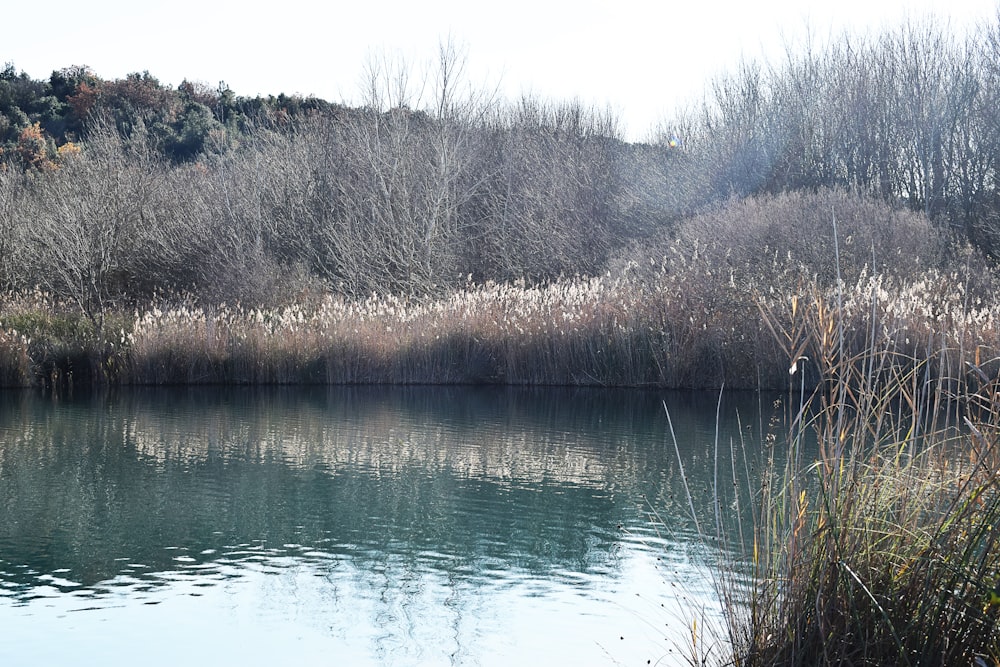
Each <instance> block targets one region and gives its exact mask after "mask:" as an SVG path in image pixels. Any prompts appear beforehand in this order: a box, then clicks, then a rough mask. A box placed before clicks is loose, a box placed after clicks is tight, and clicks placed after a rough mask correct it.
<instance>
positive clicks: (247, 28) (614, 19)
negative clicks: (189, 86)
mask: <svg viewBox="0 0 1000 667" xmlns="http://www.w3.org/2000/svg"><path fill="white" fill-rule="evenodd" d="M998 6H1000V5H998V0H909V1H907V0H770V1H767V2H752V1H750V0H744V1H742V2H740V1H732V0H661V1H653V0H575V1H568V0H503V1H502V2H490V3H483V2H475V1H474V0H409V1H407V0H381V1H380V0H353V1H351V2H342V1H340V0H332V1H328V2H325V3H320V2H315V1H313V2H308V1H306V0H280V1H277V2H268V3H263V2H261V3H252V2H247V1H246V0H242V1H240V2H232V1H229V0H222V1H213V0H172V1H171V2H161V1H160V0H147V1H145V2H141V3H137V2H134V1H133V0H129V1H127V2H126V1H123V0H89V1H88V2H85V3H82V2H79V0H72V1H70V0H49V1H48V2H46V3H44V4H43V5H41V6H39V5H32V4H31V3H26V2H19V3H16V4H15V5H14V6H13V7H5V8H4V22H5V24H6V25H7V26H11V27H14V26H16V28H13V29H12V28H8V29H6V30H4V31H3V32H4V36H3V38H2V40H0V63H13V65H14V67H15V68H16V69H17V70H18V71H19V72H20V71H24V72H27V73H28V74H29V75H30V76H32V77H33V78H36V79H43V78H48V76H49V75H50V74H51V72H52V71H53V70H57V69H62V68H64V67H68V66H70V65H86V66H88V67H90V68H91V69H92V70H93V71H94V72H95V73H96V74H97V75H98V76H100V77H101V78H104V79H115V78H121V77H124V76H125V75H126V74H128V73H130V72H142V71H148V72H149V73H150V74H152V75H153V76H155V77H157V78H158V79H159V80H160V82H161V83H163V84H165V85H170V86H176V85H178V84H179V83H181V82H182V81H183V80H185V79H187V80H189V81H195V82H199V83H203V84H207V85H209V86H210V87H212V88H215V87H216V86H217V85H218V84H219V82H221V81H225V82H226V84H228V86H229V87H230V88H232V90H234V91H235V92H236V93H237V94H238V95H247V96H253V95H257V94H262V95H267V94H275V95H276V94H278V93H282V92H284V93H287V94H301V95H315V96H318V97H322V98H324V99H326V100H329V101H331V102H346V103H357V102H358V101H359V100H360V99H362V97H361V91H362V89H363V88H362V82H363V78H364V76H363V74H364V72H365V68H366V66H367V65H368V64H370V63H372V62H374V61H375V60H376V59H378V58H388V59H390V60H392V61H400V60H402V61H405V62H406V63H408V64H409V65H410V66H411V67H412V68H413V71H414V72H415V76H417V77H420V76H422V75H421V74H420V73H421V72H422V71H425V70H426V67H427V63H429V62H431V61H432V60H433V58H434V57H435V55H436V53H437V50H438V47H439V45H440V44H441V43H442V41H445V40H448V39H449V38H450V39H451V40H452V42H453V43H455V44H456V45H458V46H459V47H460V49H461V50H462V51H463V52H464V53H465V56H466V69H465V77H464V78H465V80H466V81H467V82H468V84H469V85H471V86H473V87H475V88H476V89H478V90H487V91H493V92H496V93H499V94H500V95H501V96H503V97H507V98H516V97H518V96H520V95H522V94H534V95H538V96H540V97H542V98H545V99H551V100H579V101H581V102H583V103H585V104H587V105H595V106H598V107H601V108H610V109H611V110H613V111H614V112H616V113H617V114H618V115H619V116H620V118H621V120H622V123H623V126H624V130H625V132H626V136H627V137H628V138H629V139H632V140H642V139H644V138H645V137H647V136H648V134H649V132H650V131H651V129H652V127H653V126H654V125H655V124H656V123H657V122H658V121H661V120H664V119H667V118H669V117H670V116H671V115H672V114H673V113H674V112H675V111H676V110H677V109H678V108H681V107H683V106H685V105H688V104H691V103H694V102H696V101H698V100H699V99H700V98H701V96H702V93H703V92H704V90H705V87H706V84H707V83H708V82H709V81H710V80H711V78H712V77H713V76H715V75H717V74H719V73H720V72H723V71H725V70H727V69H733V68H735V67H736V66H737V65H738V63H739V61H740V59H741V58H750V59H755V58H761V57H764V58H769V59H776V58H780V57H781V55H782V53H783V52H784V49H785V48H786V47H789V46H790V47H791V48H793V49H794V48H795V47H796V45H801V44H802V42H803V40H804V38H805V35H806V34H807V33H812V34H813V35H815V36H816V37H817V38H819V39H822V38H824V37H828V36H830V35H838V34H840V33H841V32H843V31H844V30H848V31H850V32H852V33H853V34H863V33H866V32H878V31H879V30H881V29H883V28H885V27H889V28H892V27H894V26H898V25H900V24H901V23H902V22H903V21H905V20H907V19H920V18H923V17H925V16H927V15H928V14H933V15H934V16H936V17H937V18H939V19H942V20H947V21H949V22H950V23H951V25H952V27H953V29H955V30H956V31H960V30H965V29H967V27H968V26H970V25H973V24H975V23H976V22H984V21H985V22H994V23H995V22H996V16H997V9H998ZM42 8H43V9H42ZM422 68H423V69H422Z"/></svg>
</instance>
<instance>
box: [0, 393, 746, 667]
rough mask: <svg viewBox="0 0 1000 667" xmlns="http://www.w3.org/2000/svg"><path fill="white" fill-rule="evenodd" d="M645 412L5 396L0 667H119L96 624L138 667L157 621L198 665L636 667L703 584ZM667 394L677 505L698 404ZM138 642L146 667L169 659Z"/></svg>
mask: <svg viewBox="0 0 1000 667" xmlns="http://www.w3.org/2000/svg"><path fill="white" fill-rule="evenodd" d="M663 397H664V395H663V394H660V393H652V392H650V393H645V392H635V391H631V392H622V391H619V392H613V391H597V390H586V391H570V390H553V389H545V390H513V389H496V388H484V389H480V388H435V389H430V388H391V389H385V388H333V389H328V388H322V389H309V390H302V389H294V390H293V389H269V390H251V389H225V390H223V389H205V388H200V389H178V390H143V391H132V392H123V393H120V394H101V395H95V396H91V397H86V398H80V399H78V400H73V401H63V402H59V401H53V400H52V399H47V400H43V399H39V398H38V397H36V396H34V395H33V394H30V393H18V394H13V395H11V396H10V397H9V398H7V400H4V401H0V623H2V627H6V628H8V629H9V630H10V632H11V633H12V634H11V635H10V636H20V637H25V639H22V640H19V641H18V642H6V643H0V657H4V656H6V657H8V658H10V657H13V658H19V659H20V660H15V662H18V661H22V662H23V658H24V657H25V655H24V653H23V651H26V650H29V649H28V647H33V648H31V649H30V650H37V647H38V645H37V644H32V643H31V642H32V638H33V637H34V638H35V639H38V640H42V638H43V637H45V636H48V637H51V635H52V634H53V633H56V634H60V633H61V634H62V635H63V637H64V638H65V639H67V640H68V641H69V642H70V646H73V645H74V644H75V647H74V648H72V649H67V652H66V653H65V654H64V655H63V654H58V653H56V654H53V655H52V656H50V657H51V658H53V659H54V660H56V661H57V662H66V661H67V659H69V658H70V657H72V659H71V661H72V662H74V663H75V664H80V660H81V657H82V658H83V660H84V662H86V659H88V656H92V657H93V658H94V661H95V664H96V663H97V662H102V661H103V662H102V664H116V661H115V660H113V661H112V662H111V663H108V662H107V661H106V660H105V657H106V654H105V653H104V652H103V651H102V648H101V647H102V646H103V644H102V643H101V639H100V637H101V636H102V633H101V632H99V631H98V630H96V629H94V628H91V626H92V625H94V626H97V627H99V626H102V625H103V626H104V631H105V632H106V629H107V627H110V625H114V627H116V628H117V629H119V630H121V631H122V633H120V634H118V635H116V637H117V639H116V640H115V643H116V644H117V646H116V651H117V652H116V653H115V654H114V655H120V656H127V655H128V654H129V651H130V649H131V650H133V651H134V652H135V655H139V654H142V655H143V658H142V659H143V660H144V662H146V664H149V662H150V656H148V655H145V654H144V653H143V650H144V649H145V648H148V643H147V642H148V641H157V640H156V638H155V636H154V637H150V632H151V631H150V628H151V627H156V626H155V624H156V623H169V624H171V627H174V626H178V625H179V626H181V627H182V631H183V633H184V635H183V636H184V637H185V645H187V646H200V647H201V648H199V649H198V650H199V651H200V653H199V654H198V655H199V656H201V655H203V652H204V651H205V650H208V649H206V648H205V646H202V645H203V644H212V645H213V646H214V647H215V649H218V648H219V646H218V645H219V644H222V645H224V646H227V647H228V650H229V651H241V650H243V649H248V650H249V648H248V647H252V646H256V648H253V649H252V650H251V651H250V652H249V653H248V654H247V655H245V656H243V660H244V664H263V661H264V656H266V655H271V654H272V650H271V649H274V650H277V649H275V647H279V646H280V647H283V648H281V651H283V652H284V653H282V655H283V657H282V658H281V661H282V662H285V661H287V660H288V658H289V652H290V653H291V655H294V656H297V659H299V660H300V661H302V660H305V661H306V662H307V663H309V664H313V662H315V664H327V663H328V662H329V658H331V656H333V655H335V656H336V657H337V658H338V659H337V660H334V662H340V663H343V664H509V663H510V662H512V661H513V662H517V661H528V662H532V663H534V662H539V661H541V660H542V659H552V660H554V661H557V662H560V663H562V662H567V661H570V660H568V658H575V659H577V660H578V661H582V662H583V664H593V663H595V662H597V663H601V662H604V661H603V660H602V657H604V658H608V660H607V662H608V663H613V661H614V660H619V659H621V656H622V655H632V654H634V655H635V657H636V658H637V659H638V657H639V655H640V654H641V655H642V656H646V658H645V659H653V660H654V661H655V660H656V659H658V658H659V657H661V656H662V655H663V654H664V653H665V652H666V650H667V648H668V647H667V646H666V644H665V643H664V640H665V639H667V638H666V637H663V636H661V635H664V634H666V633H665V632H664V631H662V630H660V629H658V628H657V629H655V630H651V629H650V628H651V627H652V626H653V625H654V623H652V622H651V621H650V619H651V618H654V616H655V614H657V613H658V612H656V611H655V609H656V608H657V607H656V604H657V600H659V599H660V596H670V595H672V592H671V588H672V586H674V585H675V584H677V583H678V582H679V581H681V580H683V581H682V582H681V583H683V584H684V586H685V590H686V591H687V592H688V593H690V594H694V595H698V594H704V595H706V596H707V595H708V588H709V587H708V585H707V582H705V581H704V579H703V578H702V577H703V575H702V574H701V571H700V570H699V568H698V565H697V562H696V560H695V559H692V557H691V555H692V551H694V550H697V549H699V548H700V547H699V546H698V545H697V543H696V542H694V541H693V540H692V539H691V534H690V531H691V527H690V525H689V524H690V522H689V520H688V519H687V517H686V508H687V502H686V500H685V499H684V498H683V494H682V493H681V492H680V482H679V477H678V474H677V465H676V461H675V458H676V455H675V453H674V449H673V445H672V444H670V443H669V441H668V433H667V429H666V421H665V419H664V418H663V416H662V415H663V412H662V407H661V405H660V401H661V400H662V399H663ZM669 400H670V403H671V412H672V416H673V419H674V427H675V429H676V430H677V432H678V434H679V435H681V436H682V437H683V440H682V446H683V457H684V460H685V468H686V472H687V473H688V475H689V478H690V481H691V482H692V487H693V488H692V490H693V492H694V493H695V495H696V498H698V497H699V494H704V493H705V492H706V491H707V490H708V488H709V484H708V479H709V474H710V469H711V466H710V465H708V463H709V462H710V461H714V452H713V451H712V448H711V447H710V446H709V443H711V442H713V439H714V418H715V414H714V413H715V397H714V396H698V395H672V396H669ZM735 400H736V403H730V404H727V405H726V406H725V410H724V414H726V415H729V417H727V419H726V422H725V423H726V425H727V428H730V430H732V429H733V428H739V426H735V423H736V422H735V420H734V419H733V418H732V415H734V414H735V413H736V408H737V407H739V410H740V412H741V414H743V415H755V414H756V413H755V411H756V410H757V404H756V401H757V399H756V398H755V397H753V396H748V397H743V398H741V399H735ZM752 419H753V418H751V419H750V421H752ZM744 420H746V417H744ZM728 437H730V438H731V437H732V433H729V434H728ZM653 509H655V510H656V512H657V513H658V514H659V519H662V520H663V521H662V522H661V521H659V520H655V519H652V518H651V517H650V510H653ZM698 509H699V511H702V510H705V511H706V516H707V515H708V514H707V512H708V503H704V502H700V503H698ZM636 598H639V600H638V601H637V600H636ZM626 600H627V601H626ZM192 601H195V602H196V604H192ZM636 605H639V607H637V606H636ZM643 605H652V608H651V609H650V610H647V611H645V612H644V611H639V608H642V607H643ZM72 612H85V613H80V614H76V613H72ZM192 617H193V618H195V619H198V618H200V619H202V623H203V624H204V623H208V624H211V626H212V628H213V630H212V631H211V632H208V631H207V630H206V627H205V626H204V625H200V624H198V623H191V621H192ZM67 618H73V619H74V620H73V621H72V622H68V621H66V619H67ZM80 618H84V619H86V621H80V620H77V619H80ZM151 624H152V625H151ZM187 624H191V625H190V627H188V625H187ZM655 625H659V622H658V621H657V622H656V623H655ZM87 628H91V629H90V630H87ZM15 630H16V631H17V634H14V631H15ZM628 630H632V632H628ZM276 634H280V635H281V638H280V640H279V639H277V638H275V636H276ZM624 634H629V635H630V638H631V637H636V638H637V639H636V640H635V641H633V642H631V643H629V642H626V640H624V639H621V637H622V636H624ZM122 636H124V637H130V638H131V639H130V640H129V641H128V642H126V643H125V645H124V646H123V643H122V640H121V637H122ZM263 636H267V637H270V639H268V640H267V641H265V642H264V643H265V644H266V646H265V647H262V646H257V644H258V643H259V642H261V641H262V637H263ZM638 637H642V639H641V640H638ZM43 643H44V642H43ZM159 645H160V651H159V652H158V653H157V654H156V656H157V657H155V658H154V660H153V662H154V663H156V664H167V662H166V660H167V658H168V657H171V658H179V657H184V656H186V655H188V654H186V653H184V652H183V651H184V650H185V649H182V648H180V647H179V646H174V645H164V644H163V642H162V640H161V641H159ZM81 646H82V647H84V648H83V650H82V652H81V650H80V647H81ZM88 647H89V648H88ZM49 649H50V650H55V649H52V647H51V646H50V647H49ZM215 649H213V650H215ZM265 649H267V650H265ZM189 650H194V649H189ZM220 650H221V649H220ZM5 651H7V652H8V653H5ZM177 651H181V653H177ZM98 656H105V657H101V658H100V659H98ZM227 656H228V657H227V659H226V660H225V662H227V663H231V662H233V661H232V659H231V658H232V657H233V656H232V653H229V654H227ZM309 656H312V657H311V658H310V657H309ZM161 659H162V661H163V662H159V661H160V660H161ZM199 661H201V660H199ZM9 662H10V661H9V660H5V663H9ZM126 662H129V659H127V658H122V659H121V660H120V661H118V664H124V663H126Z"/></svg>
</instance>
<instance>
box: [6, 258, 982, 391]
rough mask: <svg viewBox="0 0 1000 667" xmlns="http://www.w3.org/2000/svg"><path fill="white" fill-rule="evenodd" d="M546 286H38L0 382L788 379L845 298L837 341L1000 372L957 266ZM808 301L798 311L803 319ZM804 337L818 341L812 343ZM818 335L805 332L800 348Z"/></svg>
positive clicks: (951, 366) (679, 275)
mask: <svg viewBox="0 0 1000 667" xmlns="http://www.w3.org/2000/svg"><path fill="white" fill-rule="evenodd" d="M685 267H686V268H685V270H683V271H677V270H675V266H672V267H671V270H667V269H663V268H661V269H651V270H645V269H643V267H638V266H635V265H630V266H626V267H625V268H623V269H622V270H620V271H619V272H618V273H616V274H613V273H610V272H609V273H607V274H605V275H603V276H599V277H595V278H572V279H564V280H559V281H555V282H552V283H549V284H545V285H539V286H531V285H526V284H524V283H515V284H495V283H487V284H481V285H476V284H471V283H470V284H468V285H467V286H466V288H465V289H463V290H460V291H456V292H452V293H451V294H449V295H445V296H441V297H437V298H422V299H404V298H395V297H371V298H369V299H365V300H347V299H344V298H340V297H335V296H329V295H319V296H317V295H313V296H308V295H307V296H305V297H304V298H303V299H302V300H301V301H299V302H297V303H293V304H289V305H285V306H281V307H275V308H270V309H264V308H242V307H239V306H231V305H225V304H219V305H206V304H203V303H199V302H197V301H196V300H194V299H186V298H181V297H176V298H172V299H163V300H161V301H160V302H158V303H155V304H148V305H145V306H143V307H140V308H135V309H133V310H131V311H126V310H124V309H119V310H114V309H110V310H108V312H106V313H104V315H103V322H102V324H101V326H98V325H97V323H96V322H95V321H93V320H91V319H88V318H85V317H84V316H82V315H80V314H79V313H78V311H76V310H74V309H73V308H72V307H70V306H68V305H65V304H60V303H57V302H55V301H54V300H52V299H50V298H48V297H47V296H46V295H44V294H42V293H39V292H35V293H33V294H30V295H7V296H6V297H4V299H3V301H2V305H0V382H2V384H3V385H5V386H32V385H42V386H52V385H60V384H67V383H68V384H77V385H86V384H90V385H93V384H134V385H174V384H303V383H313V384H354V383H371V384H385V383H393V384H514V385H582V386H636V387H664V388H714V387H720V386H723V385H724V386H726V387H729V388H762V389H784V388H787V387H788V381H789V374H788V371H789V359H798V358H800V357H803V359H802V360H801V361H800V362H799V365H798V367H800V368H802V369H803V372H805V373H806V376H807V378H808V380H809V382H810V383H812V382H815V381H817V380H818V379H819V377H820V372H821V369H820V368H819V367H818V366H817V365H816V364H815V363H813V362H811V361H810V360H816V359H819V358H820V357H819V354H820V352H819V350H815V349H812V347H815V345H817V344H819V342H817V341H821V339H822V336H821V337H820V338H819V339H815V340H813V339H812V338H809V337H806V336H805V335H804V331H805V328H808V329H810V330H816V331H820V332H826V334H827V335H832V331H831V330H830V327H831V322H832V319H831V313H832V311H833V310H834V308H837V307H838V302H839V304H840V305H839V311H840V312H842V313H843V331H844V332H845V336H844V345H845V348H844V352H845V354H846V355H847V356H848V357H849V358H853V357H856V356H858V355H860V354H861V353H862V352H863V351H865V350H869V349H877V350H886V351H889V352H891V353H892V358H893V359H894V360H895V361H894V363H900V364H904V365H906V364H911V365H912V364H922V363H926V364H927V367H926V372H927V373H929V374H931V375H932V376H934V377H937V378H947V379H949V380H951V381H962V379H963V378H964V377H965V376H967V375H968V374H969V373H976V374H982V373H985V374H987V375H994V374H995V373H996V368H997V364H996V362H995V361H994V358H995V357H996V355H997V350H1000V333H998V331H997V329H998V327H997V324H998V323H1000V304H998V302H996V301H995V300H994V301H990V302H985V301H984V300H983V299H982V297H981V296H976V295H974V294H970V293H968V292H967V290H966V288H965V283H964V281H963V280H962V278H961V277H960V276H959V275H957V274H943V273H941V272H938V271H926V272H924V273H923V274H922V275H920V276H918V277H917V278H916V279H914V280H909V281H907V282H905V283H904V282H902V281H900V280H898V279H894V278H891V277H886V276H881V275H877V276H871V275H867V274H864V273H863V274H862V275H861V276H860V278H859V279H858V280H857V281H856V282H854V283H853V284H850V285H845V286H844V287H843V289H841V290H837V289H835V288H824V287H822V286H821V285H820V284H819V283H818V282H817V281H815V280H813V279H810V278H809V277H808V276H804V275H801V274H796V273H794V272H792V271H789V270H788V269H787V268H785V267H782V266H779V265H778V264H777V263H775V267H774V268H775V271H774V272H773V273H770V274H769V273H768V271H767V267H762V268H761V267H758V268H759V273H760V274H761V275H768V277H769V280H768V282H767V283H763V282H759V281H755V280H745V279H739V280H737V279H735V278H734V274H732V273H729V274H728V275H727V274H726V273H725V272H724V271H720V270H719V269H718V268H717V267H716V266H714V265H712V264H710V263H708V262H699V261H698V260H697V257H694V258H692V261H690V262H688V263H687V264H686V265H685ZM803 316H804V317H805V318H806V319H803ZM807 338H808V339H809V340H813V342H806V341H807ZM811 346H812V347H811Z"/></svg>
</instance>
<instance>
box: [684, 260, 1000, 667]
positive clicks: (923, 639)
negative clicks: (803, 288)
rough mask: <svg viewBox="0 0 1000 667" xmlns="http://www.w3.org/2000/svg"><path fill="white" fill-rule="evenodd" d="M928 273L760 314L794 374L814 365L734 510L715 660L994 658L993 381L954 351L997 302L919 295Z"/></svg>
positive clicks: (999, 551)
mask: <svg viewBox="0 0 1000 667" xmlns="http://www.w3.org/2000/svg"><path fill="white" fill-rule="evenodd" d="M934 278H936V277H935V276H929V277H928V282H927V283H925V284H924V285H923V287H922V288H921V286H920V285H919V284H914V285H911V286H909V287H908V288H906V289H899V290H895V291H893V290H887V291H884V290H886V287H885V285H881V284H879V283H878V281H868V282H866V283H865V285H866V286H867V289H866V290H855V291H853V292H852V291H848V292H847V293H845V294H839V295H829V294H825V295H824V294H813V295H809V296H807V297H806V298H804V299H800V298H794V299H792V300H790V302H789V306H788V310H789V311H790V312H789V313H788V315H790V317H787V318H785V317H784V315H785V313H781V317H778V316H777V315H776V312H775V309H773V308H771V307H770V306H766V307H765V308H764V314H765V317H766V319H767V321H768V322H770V323H771V326H772V329H773V333H774V334H775V336H776V338H777V340H779V341H780V342H781V344H782V346H783V348H784V350H785V352H786V354H787V355H788V358H789V359H791V360H793V365H792V368H793V369H794V373H795V375H794V376H793V382H794V381H796V380H798V381H801V380H802V375H801V374H802V373H803V372H805V370H806V369H807V367H809V366H812V367H813V368H814V369H815V371H816V373H817V375H818V378H819V382H818V383H817V384H816V385H815V388H814V390H812V391H809V390H807V388H806V385H805V384H799V388H800V392H801V393H800V396H799V397H797V398H796V397H795V396H794V395H793V401H792V403H793V405H794V409H793V411H792V412H791V419H790V422H789V424H788V426H787V438H786V439H785V443H786V445H787V446H785V447H782V446H781V444H780V439H779V441H776V442H775V443H774V444H773V445H771V446H770V447H768V448H766V449H765V452H766V453H765V457H766V460H765V461H764V464H763V470H764V474H763V476H762V478H761V481H760V484H759V485H753V484H752V483H751V485H750V488H751V489H752V490H753V494H752V497H751V498H750V499H749V502H744V503H743V507H745V508H747V511H748V512H749V513H750V515H751V518H752V524H753V533H752V536H749V537H748V539H746V541H745V542H744V543H743V544H742V549H741V551H740V553H741V560H740V561H739V562H737V563H730V564H729V565H730V567H728V568H723V571H722V572H720V576H719V579H718V581H719V589H720V593H721V598H722V600H723V601H724V613H725V614H726V617H727V623H726V627H725V628H724V630H723V634H724V635H725V641H724V642H723V643H724V644H726V645H728V646H729V647H730V649H731V651H723V652H720V651H719V645H718V644H716V645H714V646H712V647H711V648H710V651H711V652H712V657H713V658H715V662H718V663H720V664H735V665H741V666H765V665H766V666H772V665H773V666H782V667H784V666H788V665H802V666H805V665H996V664H1000V632H998V620H1000V605H998V602H1000V597H998V594H1000V588H998V586H1000V548H998V547H1000V544H998V540H1000V477H998V475H1000V385H998V382H997V380H996V379H995V377H996V373H995V370H994V371H993V372H992V373H987V368H988V367H993V368H994V369H995V365H996V362H995V360H993V361H990V362H989V363H988V364H987V363H985V359H983V358H982V357H980V356H979V355H980V354H981V351H982V349H983V348H982V347H978V346H975V347H974V348H970V347H964V348H963V345H966V344H967V343H969V341H971V340H979V338H978V336H981V335H986V334H989V335H991V336H995V333H992V328H993V322H994V321H995V315H996V313H995V311H994V310H983V309H981V308H971V307H970V306H969V304H968V303H966V302H964V301H963V300H962V299H958V298H951V299H944V300H941V299H938V300H935V301H933V302H930V303H928V300H927V299H928V297H927V295H928V294H929V293H933V292H934V291H935V290H934V287H935V286H938V285H940V284H941V281H940V280H936V279H934ZM959 292H960V290H959ZM949 293H951V292H949ZM831 296H834V297H836V300H831V298H830V297H831ZM838 301H839V304H838V303H837V302H838ZM949 304H951V306H950V309H949ZM924 306H933V307H929V308H924ZM873 312H874V313H875V314H876V316H875V317H874V318H873V317H871V316H870V315H869V316H868V317H867V318H865V316H864V315H863V313H869V314H870V313H873ZM859 319H860V320H863V321H864V323H865V324H866V325H867V326H866V327H865V328H860V329H854V328H853V327H852V325H856V324H858V323H859ZM945 327H950V330H949V329H946V328H945ZM908 339H909V340H908ZM991 344H995V341H993V342H992V343H991ZM973 349H974V352H973V351H972V350H973ZM915 353H922V356H915ZM973 357H975V358H973ZM991 376H992V379H991ZM734 478H735V477H734ZM727 495H728V494H727ZM734 571H739V574H736V575H733V574H732V572H734ZM702 655H704V654H702ZM720 656H721V657H720Z"/></svg>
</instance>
